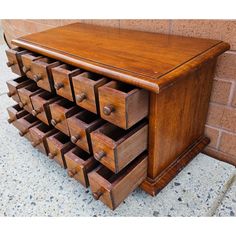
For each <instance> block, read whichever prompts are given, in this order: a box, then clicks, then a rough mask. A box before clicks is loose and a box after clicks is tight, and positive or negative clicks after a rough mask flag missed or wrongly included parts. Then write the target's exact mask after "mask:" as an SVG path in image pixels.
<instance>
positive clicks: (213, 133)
mask: <svg viewBox="0 0 236 236" xmlns="http://www.w3.org/2000/svg"><path fill="white" fill-rule="evenodd" d="M205 135H206V136H207V137H208V138H210V140H211V142H210V144H209V147H212V148H216V147H217V141H218V137H219V130H217V129H214V128H212V127H209V126H206V127H205Z"/></svg>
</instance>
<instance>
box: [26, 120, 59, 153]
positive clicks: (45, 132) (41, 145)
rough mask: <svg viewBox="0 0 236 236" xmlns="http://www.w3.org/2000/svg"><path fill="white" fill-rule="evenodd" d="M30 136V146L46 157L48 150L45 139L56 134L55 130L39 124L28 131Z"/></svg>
mask: <svg viewBox="0 0 236 236" xmlns="http://www.w3.org/2000/svg"><path fill="white" fill-rule="evenodd" d="M29 132H30V135H31V144H32V146H33V147H35V148H37V149H38V150H39V151H40V152H42V153H44V154H46V155H48V153H49V149H48V145H47V142H46V138H47V137H48V136H51V135H53V134H55V133H56V132H57V130H56V129H54V128H52V127H50V126H47V125H45V124H44V123H40V124H39V125H36V126H34V127H32V128H30V129H29Z"/></svg>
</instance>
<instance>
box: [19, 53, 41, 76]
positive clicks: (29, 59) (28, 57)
mask: <svg viewBox="0 0 236 236" xmlns="http://www.w3.org/2000/svg"><path fill="white" fill-rule="evenodd" d="M21 58H22V64H23V68H22V70H23V72H24V73H25V75H26V76H27V77H28V78H30V79H33V73H32V71H31V70H32V63H33V61H36V60H38V59H40V58H42V56H40V55H38V54H36V53H33V52H30V53H28V54H25V55H22V57H21Z"/></svg>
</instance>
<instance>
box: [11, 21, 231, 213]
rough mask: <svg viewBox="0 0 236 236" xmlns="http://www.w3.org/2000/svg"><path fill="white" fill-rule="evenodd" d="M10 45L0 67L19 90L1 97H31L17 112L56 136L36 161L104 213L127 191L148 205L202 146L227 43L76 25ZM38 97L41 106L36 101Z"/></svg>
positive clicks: (28, 37) (59, 28)
mask: <svg viewBox="0 0 236 236" xmlns="http://www.w3.org/2000/svg"><path fill="white" fill-rule="evenodd" d="M12 43H13V44H14V45H16V46H17V49H15V50H14V49H11V50H9V51H8V53H7V55H8V58H9V63H8V66H10V67H12V70H13V72H16V73H18V74H19V75H21V76H24V79H23V80H22V81H24V83H25V85H24V84H23V85H22V86H18V85H15V86H14V88H13V90H14V91H13V90H12V88H11V90H12V91H13V92H12V91H11V90H10V93H9V96H13V95H19V97H18V96H17V97H15V100H16V101H17V102H21V103H20V104H21V105H22V100H24V99H23V97H22V94H25V91H26V90H27V89H28V90H30V91H32V93H29V92H28V93H27V94H28V95H27V99H28V100H27V102H28V103H27V104H29V105H30V106H28V107H27V106H21V107H23V108H24V109H26V108H27V109H26V110H27V111H28V112H31V113H32V114H33V115H34V117H35V119H37V118H36V117H38V118H40V119H41V121H43V122H45V123H46V125H49V126H50V124H52V125H54V127H55V128H56V129H59V130H61V131H62V132H63V133H64V134H63V133H61V132H58V133H56V134H55V133H53V135H51V136H47V137H46V138H45V139H43V141H44V142H45V145H47V150H46V151H45V152H49V156H50V158H52V159H55V160H56V161H57V162H58V163H60V164H61V165H62V166H63V167H64V168H67V167H68V173H69V175H70V176H71V177H74V176H77V177H74V178H75V179H78V181H80V182H81V183H82V184H83V185H84V186H86V187H87V186H89V184H90V187H91V189H92V192H93V195H94V198H95V199H100V200H101V201H103V202H104V203H105V204H106V205H108V206H109V207H110V208H112V209H114V208H116V207H117V206H118V205H119V204H120V202H122V200H123V199H124V198H125V197H126V196H128V194H129V193H130V192H131V191H133V190H134V188H136V187H137V186H141V188H142V189H143V190H144V191H146V192H148V193H149V194H151V195H153V196H154V195H156V194H157V193H158V192H159V191H160V190H161V189H162V188H163V187H164V186H166V185H167V184H168V182H169V181H170V180H171V179H172V178H173V177H174V176H175V175H176V174H177V173H178V172H179V171H180V170H182V168H183V167H184V166H185V165H187V163H188V162H189V161H190V160H191V159H192V158H194V157H195V156H196V155H197V154H198V153H199V152H200V151H201V150H202V149H203V148H204V147H205V146H206V145H207V144H208V143H209V139H208V138H207V137H205V136H204V125H205V122H206V116H207V111H208V105H209V99H210V95H211V88H212V82H213V76H214V69H215V65H216V61H217V57H218V56H219V55H220V54H222V53H223V52H224V51H226V50H228V49H229V45H228V44H227V43H224V42H222V41H218V40H209V39H199V38H188V37H180V36H173V35H164V34H156V33H147V32H140V31H131V30H126V29H113V28H109V27H101V26H94V25H88V24H80V23H75V24H71V25H66V26H62V27H58V28H54V29H50V30H47V31H44V32H40V33H35V34H31V35H27V36H23V37H21V38H19V39H15V40H13V42H12ZM17 63H18V64H17ZM26 77H28V78H29V80H31V82H25V78H26ZM32 80H34V81H35V82H36V83H37V85H36V83H35V84H34V85H30V84H32V83H34V82H32ZM12 83H13V82H9V86H11V84H12ZM17 86H18V87H19V89H18V88H17ZM27 86H28V87H27ZM35 86H38V89H37V88H36V87H35ZM31 87H35V88H33V89H31ZM9 89H10V87H9ZM44 90H47V92H46V93H49V92H50V93H51V96H48V95H47V96H46V97H49V98H50V101H48V102H47V101H41V100H42V99H41V100H40V101H38V100H39V98H40V96H41V95H42V94H44V93H45V92H44ZM41 97H42V96H41ZM54 97H55V99H53V98H54ZM62 97H63V98H62ZM36 104H42V105H40V106H39V105H36ZM43 104H45V105H43ZM23 105H24V104H23ZM10 110H12V109H10ZM17 112H18V111H15V113H17ZM40 112H41V113H42V112H44V113H43V116H42V117H40V116H39V114H40ZM15 113H14V114H15ZM9 114H11V117H10V118H11V120H10V121H11V122H13V121H14V122H13V123H14V124H15V126H17V124H18V123H19V122H17V117H18V116H17V115H14V114H12V113H9ZM86 114H87V115H86ZM90 114H91V115H90ZM29 116H30V120H32V121H34V122H36V121H35V120H34V118H32V116H31V115H29ZM20 119H21V120H22V119H25V118H24V117H23V118H22V117H21V118H20ZM50 119H51V120H50ZM21 120H20V124H21ZM94 122H95V123H94ZM93 123H94V124H93ZM35 125H38V126H37V127H41V126H42V125H39V123H38V122H36V123H35ZM77 125H78V129H77ZM81 125H82V126H81ZM28 126H30V125H28ZM28 126H27V130H28ZM90 126H91V127H90ZM51 129H52V127H51V128H48V129H46V128H45V130H51ZM32 130H33V131H34V129H33V128H32ZM35 137H37V136H34V138H35ZM81 137H84V138H83V141H82V138H81ZM27 138H29V139H30V137H27ZM70 139H71V141H72V142H71V141H70ZM80 139H81V141H80ZM36 141H37V140H34V142H36ZM47 142H48V143H47ZM82 149H83V150H82ZM75 150H77V151H75ZM78 150H79V151H78ZM83 152H87V153H88V154H85V153H83ZM89 163H92V164H89ZM87 166H89V168H88V167H87ZM78 173H80V174H82V175H81V176H80V175H79V174H78ZM140 184H141V185H140Z"/></svg>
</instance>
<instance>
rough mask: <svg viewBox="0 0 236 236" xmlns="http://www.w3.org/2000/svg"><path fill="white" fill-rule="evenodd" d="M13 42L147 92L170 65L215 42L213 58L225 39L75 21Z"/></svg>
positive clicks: (192, 57) (190, 58) (223, 48)
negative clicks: (118, 27) (141, 88)
mask: <svg viewBox="0 0 236 236" xmlns="http://www.w3.org/2000/svg"><path fill="white" fill-rule="evenodd" d="M13 43H14V44H16V45H18V46H21V47H23V48H27V49H29V50H32V51H35V52H38V53H41V54H43V55H46V56H51V57H53V58H55V59H58V60H62V61H64V62H70V61H71V62H72V64H74V65H76V66H81V67H82V68H84V69H89V68H90V67H91V70H92V71H94V72H101V74H104V75H107V76H111V77H113V78H115V79H118V80H122V81H125V82H127V83H129V82H130V83H131V84H136V85H139V86H140V87H145V88H147V89H149V90H153V91H155V90H158V84H159V82H161V80H159V79H160V78H161V77H162V76H164V75H166V74H168V73H170V72H173V71H175V70H176V68H178V67H181V66H183V65H184V64H186V63H188V62H189V61H191V62H192V61H194V60H195V58H197V57H199V56H200V55H202V54H204V53H208V52H209V51H211V50H213V48H218V47H219V45H221V46H220V49H219V50H216V51H219V52H218V54H217V52H215V54H216V55H213V56H218V55H219V54H220V53H222V52H223V51H226V50H227V49H228V45H227V44H226V43H223V42H222V41H218V40H209V39H200V38H190V37H182V36H174V35H165V34H157V33H149V32H140V31H134V30H126V29H117V28H110V27H101V26H95V25H89V24H81V23H74V24H70V25H66V26H62V27H57V28H54V29H49V30H46V31H43V32H39V33H34V34H30V35H26V36H23V37H21V38H19V39H15V40H13ZM222 44H224V45H223V46H222ZM209 57H210V55H209ZM112 75H114V76H112ZM135 80H136V81H135ZM151 87H153V89H151ZM156 92H157V91H156Z"/></svg>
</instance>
